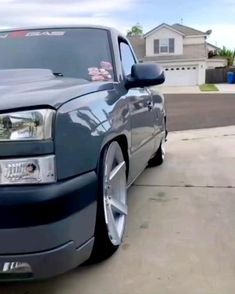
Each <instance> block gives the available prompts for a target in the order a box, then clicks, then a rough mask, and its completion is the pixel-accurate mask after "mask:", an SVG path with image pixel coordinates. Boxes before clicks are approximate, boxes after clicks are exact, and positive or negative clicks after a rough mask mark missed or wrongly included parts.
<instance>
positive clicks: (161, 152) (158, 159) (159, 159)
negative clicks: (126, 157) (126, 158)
mask: <svg viewBox="0 0 235 294" xmlns="http://www.w3.org/2000/svg"><path fill="white" fill-rule="evenodd" d="M165 143H166V141H165V138H164V139H162V142H161V144H160V146H159V148H158V150H157V152H156V153H155V155H154V157H153V158H152V159H151V160H150V161H149V166H150V167H153V166H158V165H162V164H163V162H164V159H165V154H166V151H165Z"/></svg>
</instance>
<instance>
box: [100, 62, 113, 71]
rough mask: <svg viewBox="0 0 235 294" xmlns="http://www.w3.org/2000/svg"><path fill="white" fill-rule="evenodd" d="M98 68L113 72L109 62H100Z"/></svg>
mask: <svg viewBox="0 0 235 294" xmlns="http://www.w3.org/2000/svg"><path fill="white" fill-rule="evenodd" d="M100 66H101V68H103V69H105V70H113V66H112V64H111V62H107V61H101V63H100Z"/></svg>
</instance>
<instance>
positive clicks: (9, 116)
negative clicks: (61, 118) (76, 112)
mask: <svg viewBox="0 0 235 294" xmlns="http://www.w3.org/2000/svg"><path fill="white" fill-rule="evenodd" d="M54 112H55V111H54V110H51V109H40V110H29V111H22V112H14V113H6V114H0V141H22V140H45V139H50V138H51V137H52V120H53V114H54Z"/></svg>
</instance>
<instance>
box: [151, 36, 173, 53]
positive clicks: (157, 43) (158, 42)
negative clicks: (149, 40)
mask: <svg viewBox="0 0 235 294" xmlns="http://www.w3.org/2000/svg"><path fill="white" fill-rule="evenodd" d="M171 40H173V51H171ZM156 47H157V48H156ZM162 48H165V51H164V50H163V51H162ZM153 50H154V54H155V55H166V54H172V55H174V54H175V38H161V39H154V40H153Z"/></svg>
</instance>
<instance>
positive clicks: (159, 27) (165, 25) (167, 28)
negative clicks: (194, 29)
mask: <svg viewBox="0 0 235 294" xmlns="http://www.w3.org/2000/svg"><path fill="white" fill-rule="evenodd" d="M162 29H166V30H168V31H171V32H174V33H176V34H178V35H181V36H184V34H183V33H182V32H180V31H177V30H176V29H175V28H173V27H172V26H169V25H168V24H166V23H163V24H161V25H159V26H157V27H156V28H154V29H152V30H151V31H149V32H148V33H146V34H145V35H144V37H145V38H148V37H150V36H152V35H153V34H155V33H157V32H158V31H160V30H162Z"/></svg>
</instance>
